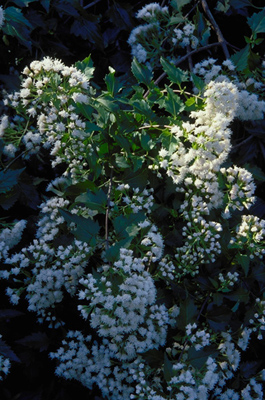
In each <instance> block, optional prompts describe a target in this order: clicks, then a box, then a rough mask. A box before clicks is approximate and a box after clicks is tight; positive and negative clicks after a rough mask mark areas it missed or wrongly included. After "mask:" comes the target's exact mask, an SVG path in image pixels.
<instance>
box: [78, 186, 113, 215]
mask: <svg viewBox="0 0 265 400" xmlns="http://www.w3.org/2000/svg"><path fill="white" fill-rule="evenodd" d="M76 201H77V202H80V203H84V204H85V205H86V207H88V208H90V209H91V210H97V211H99V212H101V213H105V212H106V205H107V195H106V193H105V192H104V191H103V190H102V189H100V190H98V191H97V192H96V193H93V192H91V191H87V192H86V193H84V194H81V195H80V196H78V197H77V198H76Z"/></svg>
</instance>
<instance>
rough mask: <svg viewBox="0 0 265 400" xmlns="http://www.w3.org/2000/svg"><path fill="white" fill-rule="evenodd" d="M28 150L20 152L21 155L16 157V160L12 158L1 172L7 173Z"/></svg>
mask: <svg viewBox="0 0 265 400" xmlns="http://www.w3.org/2000/svg"><path fill="white" fill-rule="evenodd" d="M27 152H28V150H24V151H22V153H20V154H19V155H18V156H16V158H14V159H13V160H12V161H10V163H9V164H8V165H7V166H6V167H5V168H4V169H3V171H4V172H5V171H7V170H8V168H9V167H10V166H11V165H12V164H13V163H14V162H16V161H17V160H18V159H19V158H20V157H22V156H23V155H24V154H27Z"/></svg>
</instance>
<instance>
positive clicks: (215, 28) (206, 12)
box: [201, 0, 230, 59]
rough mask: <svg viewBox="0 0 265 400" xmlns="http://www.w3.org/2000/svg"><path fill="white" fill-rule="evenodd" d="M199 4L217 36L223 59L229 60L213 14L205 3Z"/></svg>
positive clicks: (203, 0)
mask: <svg viewBox="0 0 265 400" xmlns="http://www.w3.org/2000/svg"><path fill="white" fill-rule="evenodd" d="M201 2H202V3H201V4H202V8H203V10H204V12H205V14H206V15H207V17H208V18H209V21H210V22H211V24H212V26H213V28H214V30H215V32H216V34H217V38H218V41H219V42H220V43H221V46H222V49H223V52H224V55H225V58H226V59H228V58H230V54H229V51H228V48H227V45H226V40H225V38H224V37H223V34H222V31H221V29H220V28H219V26H218V24H217V22H216V21H215V19H214V17H213V14H212V13H211V10H210V9H209V6H208V4H207V1H206V0H201Z"/></svg>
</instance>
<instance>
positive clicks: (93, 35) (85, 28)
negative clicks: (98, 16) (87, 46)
mask: <svg viewBox="0 0 265 400" xmlns="http://www.w3.org/2000/svg"><path fill="white" fill-rule="evenodd" d="M75 11H76V10H75ZM78 17H79V18H78ZM70 33H72V34H74V35H75V36H81V38H82V39H84V40H88V41H90V42H92V43H95V44H96V45H97V46H98V47H99V48H102V49H103V48H104V46H103V40H102V35H101V32H100V29H99V25H98V24H97V22H94V21H90V20H88V19H85V18H82V17H80V16H79V14H78V15H77V19H75V21H74V23H73V25H72V26H71V30H70Z"/></svg>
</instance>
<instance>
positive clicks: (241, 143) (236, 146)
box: [232, 135, 253, 151]
mask: <svg viewBox="0 0 265 400" xmlns="http://www.w3.org/2000/svg"><path fill="white" fill-rule="evenodd" d="M251 139H253V136H252V135H251V136H249V137H248V138H246V139H245V140H243V142H240V143H238V144H236V145H235V146H233V147H232V151H233V150H234V149H237V148H238V147H240V146H242V145H243V144H246V143H248V142H249V141H250V140H251Z"/></svg>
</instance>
